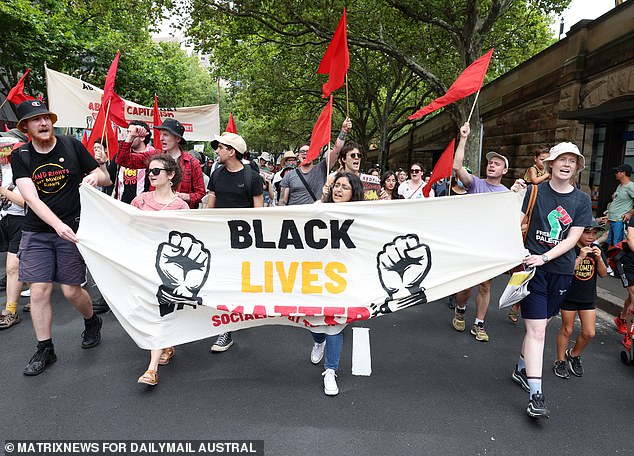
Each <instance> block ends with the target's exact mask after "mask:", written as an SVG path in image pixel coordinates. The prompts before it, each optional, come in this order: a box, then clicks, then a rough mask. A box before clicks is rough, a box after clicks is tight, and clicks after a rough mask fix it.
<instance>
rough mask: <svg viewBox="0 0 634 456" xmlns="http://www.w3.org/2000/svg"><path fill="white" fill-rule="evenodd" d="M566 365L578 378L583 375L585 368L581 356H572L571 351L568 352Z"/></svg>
mask: <svg viewBox="0 0 634 456" xmlns="http://www.w3.org/2000/svg"><path fill="white" fill-rule="evenodd" d="M566 363H567V364H568V370H569V371H570V372H571V373H572V375H575V376H577V377H581V376H582V375H583V366H582V365H581V356H572V354H571V353H570V349H568V350H566Z"/></svg>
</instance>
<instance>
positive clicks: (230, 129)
mask: <svg viewBox="0 0 634 456" xmlns="http://www.w3.org/2000/svg"><path fill="white" fill-rule="evenodd" d="M225 131H226V132H227V133H235V134H238V130H237V129H236V122H235V120H233V113H232V112H230V113H229V121H228V122H227V128H225Z"/></svg>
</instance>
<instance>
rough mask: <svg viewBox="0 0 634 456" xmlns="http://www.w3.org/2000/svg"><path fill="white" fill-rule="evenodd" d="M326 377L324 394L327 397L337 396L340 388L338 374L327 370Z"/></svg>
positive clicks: (324, 374)
mask: <svg viewBox="0 0 634 456" xmlns="http://www.w3.org/2000/svg"><path fill="white" fill-rule="evenodd" d="M321 375H323V376H324V393H325V394H326V396H336V395H337V394H339V387H338V386H337V380H336V379H335V378H336V377H337V374H335V371H334V370H332V369H326V370H325V371H324V373H323V374H321Z"/></svg>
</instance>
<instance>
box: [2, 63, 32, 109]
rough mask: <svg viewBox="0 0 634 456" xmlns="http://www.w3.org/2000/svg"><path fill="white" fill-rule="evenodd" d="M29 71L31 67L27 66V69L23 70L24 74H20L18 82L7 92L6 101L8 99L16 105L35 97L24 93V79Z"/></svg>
mask: <svg viewBox="0 0 634 456" xmlns="http://www.w3.org/2000/svg"><path fill="white" fill-rule="evenodd" d="M30 72H31V69H30V68H29V69H28V70H26V71H25V72H24V74H23V75H22V77H21V78H20V80H19V81H18V83H17V84H16V85H15V86H14V87H13V88H12V89H11V90H9V93H8V94H7V101H10V102H11V103H13V104H16V105H18V104H20V103H22V102H23V101H27V100H35V97H31V96H29V95H27V94H25V93H24V80H25V79H26V77H27V76H28V75H29V73H30Z"/></svg>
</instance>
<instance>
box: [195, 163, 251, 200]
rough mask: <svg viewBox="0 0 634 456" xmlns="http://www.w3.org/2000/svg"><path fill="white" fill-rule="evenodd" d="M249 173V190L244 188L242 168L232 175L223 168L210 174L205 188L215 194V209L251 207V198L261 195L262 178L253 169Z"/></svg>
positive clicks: (243, 170)
mask: <svg viewBox="0 0 634 456" xmlns="http://www.w3.org/2000/svg"><path fill="white" fill-rule="evenodd" d="M245 166H249V165H245ZM249 171H250V172H251V184H250V185H251V188H250V189H247V186H246V185H247V183H246V182H245V169H244V168H243V169H241V170H240V171H236V172H233V173H232V172H230V171H227V169H226V168H225V167H224V166H223V167H221V168H218V169H216V170H215V171H214V172H213V173H212V175H211V179H209V185H208V187H207V188H208V189H209V191H211V192H214V193H215V194H216V206H215V207H217V208H227V207H253V197H254V196H259V195H261V194H262V193H263V191H262V178H261V177H260V175H259V174H258V173H257V172H255V171H254V170H253V169H250V170H249Z"/></svg>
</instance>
